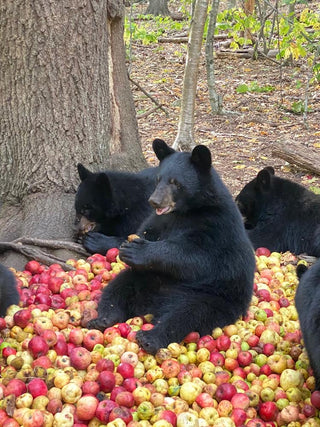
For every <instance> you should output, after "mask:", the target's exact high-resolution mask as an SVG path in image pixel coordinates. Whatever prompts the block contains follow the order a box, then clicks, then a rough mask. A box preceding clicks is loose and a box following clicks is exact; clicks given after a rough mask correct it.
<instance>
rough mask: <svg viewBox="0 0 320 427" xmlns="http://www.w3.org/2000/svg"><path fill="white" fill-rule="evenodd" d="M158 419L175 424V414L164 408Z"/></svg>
mask: <svg viewBox="0 0 320 427" xmlns="http://www.w3.org/2000/svg"><path fill="white" fill-rule="evenodd" d="M192 342H194V341H192ZM159 420H165V421H168V423H171V424H172V425H173V426H175V425H176V424H177V415H176V414H175V413H174V412H173V411H170V410H169V409H164V410H163V411H161V412H160V414H159Z"/></svg>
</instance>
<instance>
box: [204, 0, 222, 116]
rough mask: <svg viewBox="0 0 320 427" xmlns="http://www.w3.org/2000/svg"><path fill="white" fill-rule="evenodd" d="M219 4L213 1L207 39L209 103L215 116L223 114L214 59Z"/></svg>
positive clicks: (218, 1)
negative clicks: (217, 88) (217, 89)
mask: <svg viewBox="0 0 320 427" xmlns="http://www.w3.org/2000/svg"><path fill="white" fill-rule="evenodd" d="M219 3H220V0H212V7H211V10H210V14H209V23H208V31H207V39H206V68H207V82H208V90H209V101H210V106H211V110H212V113H213V114H221V112H222V97H221V95H219V94H218V93H217V91H216V83H215V75H214V57H213V43H214V31H215V28H216V22H217V15H218V10H219Z"/></svg>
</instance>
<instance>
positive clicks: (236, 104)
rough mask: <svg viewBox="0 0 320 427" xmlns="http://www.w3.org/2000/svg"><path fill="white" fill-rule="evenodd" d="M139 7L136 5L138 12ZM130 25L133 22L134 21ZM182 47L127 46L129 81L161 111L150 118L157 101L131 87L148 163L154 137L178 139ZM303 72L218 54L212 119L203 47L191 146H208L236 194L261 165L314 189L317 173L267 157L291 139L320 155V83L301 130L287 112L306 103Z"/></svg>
mask: <svg viewBox="0 0 320 427" xmlns="http://www.w3.org/2000/svg"><path fill="white" fill-rule="evenodd" d="M173 3H175V2H173ZM170 5H171V8H172V4H171V3H170ZM144 8H145V5H142V6H141V12H142V11H143V9H144ZM134 22H135V24H136V25H139V20H137V19H136V20H135V21H134ZM187 29H188V27H187V26H186V30H187ZM180 32H181V31H179V33H180ZM174 35H178V34H177V32H175V31H174V30H172V31H170V32H167V33H164V34H163V35H162V37H172V36H174ZM219 43H220V41H217V43H216V45H215V49H216V52H219V50H220V47H219ZM186 50H187V44H186V43H150V44H143V43H142V42H141V41H139V40H136V41H135V40H133V41H132V53H131V65H130V76H131V78H132V79H133V81H134V82H137V83H138V84H139V85H140V86H141V87H142V88H143V89H144V90H145V91H147V92H148V93H149V94H150V95H151V96H152V97H154V98H155V99H156V100H157V101H158V102H159V103H160V104H161V105H162V106H163V108H164V109H165V111H166V113H167V114H166V113H165V112H164V111H162V110H161V109H158V110H157V111H155V112H153V113H152V114H148V112H149V111H151V110H152V109H153V108H154V107H155V104H154V103H153V102H152V101H151V100H150V99H149V98H148V97H147V96H146V95H145V94H144V93H143V92H142V91H141V90H140V89H139V88H138V87H137V86H136V85H134V84H133V85H132V90H133V94H134V99H135V103H136V109H137V114H138V124H139V131H140V136H141V141H142V146H143V152H144V155H145V157H146V159H147V161H148V163H149V164H151V165H154V164H156V163H157V161H156V159H155V156H154V153H153V151H152V141H153V139H154V138H162V139H164V140H165V141H166V142H167V143H168V144H170V145H171V144H172V143H173V142H174V139H175V137H176V135H177V130H178V120H179V113H180V103H181V94H182V86H183V74H184V66H185V59H186ZM308 73H309V70H308V67H307V66H306V64H305V62H304V61H301V60H299V61H297V62H295V63H294V65H290V66H282V67H280V66H279V65H277V64H276V63H274V62H272V61H271V60H270V59H263V58H259V59H258V60H253V59H246V58H241V57H238V56H236V55H229V56H226V57H220V56H217V57H216V58H215V78H216V88H217V92H218V93H219V94H220V95H221V96H222V97H223V108H224V110H225V111H227V113H225V114H222V115H213V114H212V113H211V109H210V103H209V98H208V87H207V79H206V68H205V56H204V47H203V52H202V56H201V62H200V69H199V77H198V87H197V97H196V109H195V129H194V130H195V140H196V143H197V144H205V145H207V146H208V147H209V149H210V150H211V153H212V159H213V166H214V167H215V168H216V170H217V171H218V173H219V174H220V176H221V177H222V179H223V180H224V182H225V183H226V185H227V186H228V188H229V190H230V191H231V193H232V194H233V195H234V196H235V195H236V194H237V193H238V192H239V191H240V190H241V188H242V187H243V186H244V185H245V184H246V183H247V182H248V181H250V180H251V179H252V178H254V177H255V176H256V174H257V172H258V171H259V170H260V169H262V168H263V167H265V166H273V167H274V168H275V170H276V174H277V175H279V176H282V177H285V178H288V179H292V180H294V181H296V182H299V183H301V184H303V185H305V186H307V187H308V188H314V187H319V188H320V176H317V175H313V174H311V173H310V172H308V171H307V170H301V169H299V168H298V167H295V166H294V165H289V164H287V163H286V162H285V161H284V160H282V159H280V158H279V157H275V156H274V155H273V153H272V150H273V144H274V143H275V142H285V143H286V144H290V143H291V142H296V143H298V144H299V146H301V148H302V149H303V148H305V150H308V151H309V152H315V153H316V155H319V156H320V84H319V83H318V84H313V85H312V86H310V88H309V93H308V105H309V107H310V110H311V112H309V113H308V114H307V126H306V125H305V123H304V120H303V115H302V114H296V113H294V112H293V111H292V108H291V107H292V105H293V103H294V102H298V101H299V100H302V101H304V98H305V91H306V84H307V80H308ZM241 84H246V85H247V86H248V87H254V85H255V86H256V87H258V88H264V87H267V86H272V88H273V90H271V91H269V92H254V91H252V92H251V91H248V92H246V93H238V92H237V90H236V89H237V87H238V86H239V85H241ZM140 115H141V117H140V118H139V116H140Z"/></svg>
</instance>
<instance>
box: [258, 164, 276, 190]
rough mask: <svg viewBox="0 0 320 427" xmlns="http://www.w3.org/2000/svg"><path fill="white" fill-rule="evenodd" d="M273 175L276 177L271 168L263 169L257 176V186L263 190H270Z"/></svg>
mask: <svg viewBox="0 0 320 427" xmlns="http://www.w3.org/2000/svg"><path fill="white" fill-rule="evenodd" d="M272 175H274V169H273V168H272V167H271V166H268V167H266V168H264V169H262V170H261V171H260V172H259V173H258V175H257V184H256V186H257V187H258V188H259V189H261V190H265V191H266V190H269V188H270V186H271V176H272Z"/></svg>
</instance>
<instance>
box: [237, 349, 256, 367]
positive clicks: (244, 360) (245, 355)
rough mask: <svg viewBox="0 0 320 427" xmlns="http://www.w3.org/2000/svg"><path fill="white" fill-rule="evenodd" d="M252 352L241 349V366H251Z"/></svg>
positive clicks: (239, 358)
mask: <svg viewBox="0 0 320 427" xmlns="http://www.w3.org/2000/svg"><path fill="white" fill-rule="evenodd" d="M252 359H253V357H252V354H251V353H250V351H240V353H239V354H238V357H237V360H238V362H239V365H240V366H242V367H243V366H249V365H250V363H251V362H252Z"/></svg>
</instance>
